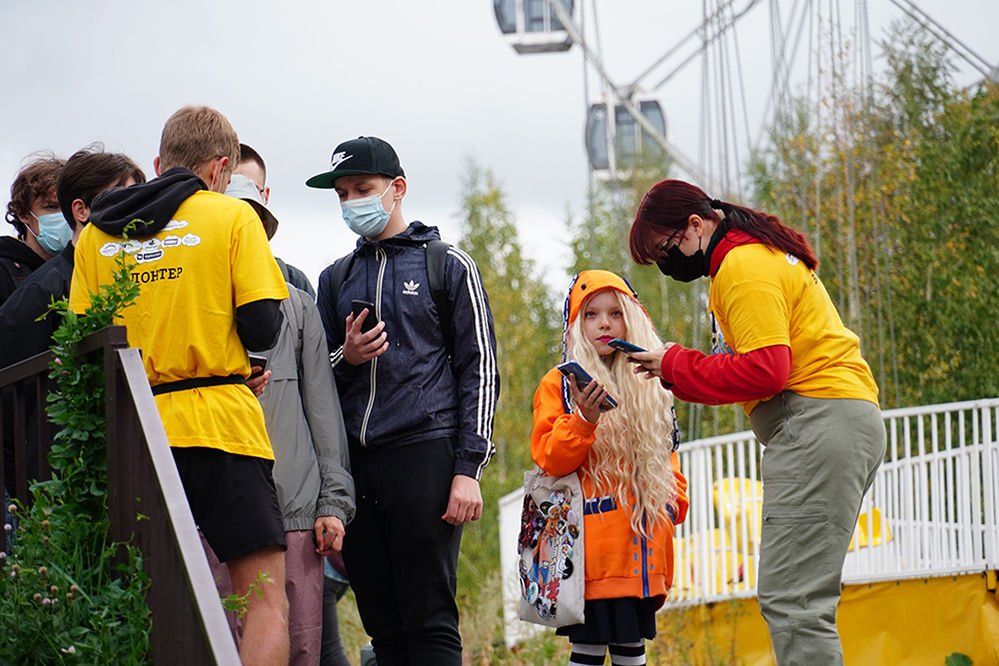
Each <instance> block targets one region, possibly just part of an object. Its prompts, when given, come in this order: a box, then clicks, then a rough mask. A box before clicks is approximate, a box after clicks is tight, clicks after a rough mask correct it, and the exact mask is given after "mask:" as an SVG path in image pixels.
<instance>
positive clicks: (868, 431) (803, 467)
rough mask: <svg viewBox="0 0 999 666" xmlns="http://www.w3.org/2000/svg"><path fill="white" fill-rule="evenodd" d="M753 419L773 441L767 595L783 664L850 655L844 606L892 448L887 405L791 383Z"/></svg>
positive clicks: (766, 486) (762, 584)
mask: <svg viewBox="0 0 999 666" xmlns="http://www.w3.org/2000/svg"><path fill="white" fill-rule="evenodd" d="M750 422H751V423H752V427H753V432H754V433H755V434H756V436H757V438H759V440H760V441H761V442H762V443H763V444H764V445H765V448H764V450H763V461H762V463H761V467H762V473H763V530H762V537H761V540H760V562H759V566H760V572H759V579H758V580H759V584H758V595H759V601H760V611H761V612H762V614H763V618H764V619H765V620H766V622H767V627H768V629H769V630H770V639H771V641H772V643H773V647H774V653H775V654H776V656H777V663H778V664H779V665H780V666H790V665H792V664H807V665H808V666H823V665H825V664H842V663H843V648H842V646H841V645H840V641H839V634H838V632H837V631H836V605H837V604H838V603H839V597H840V582H841V578H842V570H843V561H844V559H845V558H846V550H847V548H848V547H849V545H850V538H851V536H852V535H853V530H854V527H855V526H856V524H857V517H858V515H859V513H860V503H861V500H862V499H863V497H864V493H865V492H867V490H868V488H870V487H871V483H872V482H873V481H874V475H875V472H877V469H878V466H879V465H880V464H881V461H882V460H883V459H884V455H885V427H884V420H883V419H882V416H881V410H880V409H879V408H878V406H877V405H875V404H874V403H872V402H868V401H866V400H844V399H823V398H807V397H804V396H801V395H798V394H796V393H793V392H791V391H783V392H782V393H780V394H778V395H777V396H775V397H774V398H772V399H771V400H769V401H767V402H761V403H760V404H759V405H757V406H756V408H755V409H754V410H753V412H752V414H751V415H750Z"/></svg>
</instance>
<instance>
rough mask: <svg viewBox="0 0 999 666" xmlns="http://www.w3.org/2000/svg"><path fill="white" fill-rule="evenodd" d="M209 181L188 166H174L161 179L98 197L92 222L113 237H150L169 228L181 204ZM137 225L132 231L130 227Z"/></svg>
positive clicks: (92, 208)
mask: <svg viewBox="0 0 999 666" xmlns="http://www.w3.org/2000/svg"><path fill="white" fill-rule="evenodd" d="M206 189H208V188H207V187H206V186H205V181H203V180H201V179H200V178H198V177H197V176H196V175H194V172H193V171H191V170H190V169H186V168H184V167H174V168H172V169H170V170H169V171H165V172H164V173H163V175H162V176H160V177H159V178H154V179H153V180H151V181H149V182H148V183H142V184H140V185H133V186H132V187H115V188H113V189H110V190H107V191H106V192H102V193H100V194H98V195H97V197H96V198H95V199H94V203H93V205H92V206H91V207H90V222H91V223H93V225H94V226H96V227H97V228H98V229H100V230H101V231H103V232H105V233H107V234H111V235H112V236H121V237H124V236H125V233H126V231H127V233H128V237H129V238H147V237H149V236H152V235H154V234H156V232H158V231H159V230H160V229H162V228H163V227H165V226H166V225H167V223H168V222H170V220H171V218H173V214H174V213H176V212H177V209H178V208H180V204H182V203H183V202H184V200H185V199H187V198H188V197H189V196H191V195H192V194H194V193H195V192H197V191H198V190H206ZM133 222H134V223H135V226H134V227H133V228H132V229H129V230H126V227H127V226H128V225H129V224H131V223H133Z"/></svg>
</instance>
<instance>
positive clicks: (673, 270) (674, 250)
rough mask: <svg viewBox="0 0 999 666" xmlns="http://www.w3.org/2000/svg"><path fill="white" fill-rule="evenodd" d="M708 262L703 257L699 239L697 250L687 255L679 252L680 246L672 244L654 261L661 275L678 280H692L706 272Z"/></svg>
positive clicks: (704, 274)
mask: <svg viewBox="0 0 999 666" xmlns="http://www.w3.org/2000/svg"><path fill="white" fill-rule="evenodd" d="M707 265H708V262H707V261H705V259H704V250H702V249H701V241H700V239H698V241H697V252H695V253H694V254H692V255H690V256H689V257H688V256H687V255H685V254H684V253H683V252H680V246H679V245H674V246H673V247H671V248H670V249H669V250H667V251H666V256H665V257H663V258H662V259H660V260H659V261H657V262H656V266H658V267H659V270H660V272H662V274H663V275H666V276H668V277H671V278H673V279H674V280H678V281H679V282H692V281H694V280H696V279H697V278H699V277H704V276H706V275H707V274H708V269H707Z"/></svg>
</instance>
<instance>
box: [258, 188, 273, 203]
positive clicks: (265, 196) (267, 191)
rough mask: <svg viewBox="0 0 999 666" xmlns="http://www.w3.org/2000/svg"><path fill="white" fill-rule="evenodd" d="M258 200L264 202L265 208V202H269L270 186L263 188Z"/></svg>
mask: <svg viewBox="0 0 999 666" xmlns="http://www.w3.org/2000/svg"><path fill="white" fill-rule="evenodd" d="M260 198H261V199H263V200H264V205H265V206H266V205H267V202H268V201H270V200H271V186H270V185H268V186H267V187H265V188H264V191H263V192H261V193H260Z"/></svg>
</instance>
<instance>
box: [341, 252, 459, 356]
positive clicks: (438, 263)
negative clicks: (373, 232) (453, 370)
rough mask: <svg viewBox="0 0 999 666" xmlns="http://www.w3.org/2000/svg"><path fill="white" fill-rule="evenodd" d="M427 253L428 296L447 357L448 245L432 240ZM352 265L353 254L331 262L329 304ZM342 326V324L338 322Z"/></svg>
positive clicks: (449, 336)
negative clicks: (434, 311)
mask: <svg viewBox="0 0 999 666" xmlns="http://www.w3.org/2000/svg"><path fill="white" fill-rule="evenodd" d="M424 248H425V249H426V252H427V283H428V284H429V285H430V296H431V297H432V298H433V299H434V305H436V306H437V314H438V316H439V318H440V324H441V333H443V334H444V348H445V349H447V352H448V355H450V354H451V349H452V344H453V342H454V341H453V340H452V338H451V299H450V298H449V297H448V292H447V279H446V276H445V262H446V261H447V251H448V250H449V249H450V248H451V246H450V245H449V244H448V243H445V242H444V241H442V240H432V241H429V242H428V243H426V245H424ZM353 265H354V253H353V252H351V253H350V254H346V255H344V256H342V257H340V258H339V259H337V260H336V261H334V262H333V270H332V271H330V282H329V289H330V303H334V304H335V303H336V301H337V294H338V293H339V292H340V286H341V285H342V284H343V281H344V280H346V279H347V275H348V274H349V273H350V269H351V267H352V266H353ZM339 326H341V329H342V326H343V322H342V321H341V322H339ZM345 335H346V333H345V332H344V331H343V330H341V331H340V339H341V340H342V339H344V336H345Z"/></svg>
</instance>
